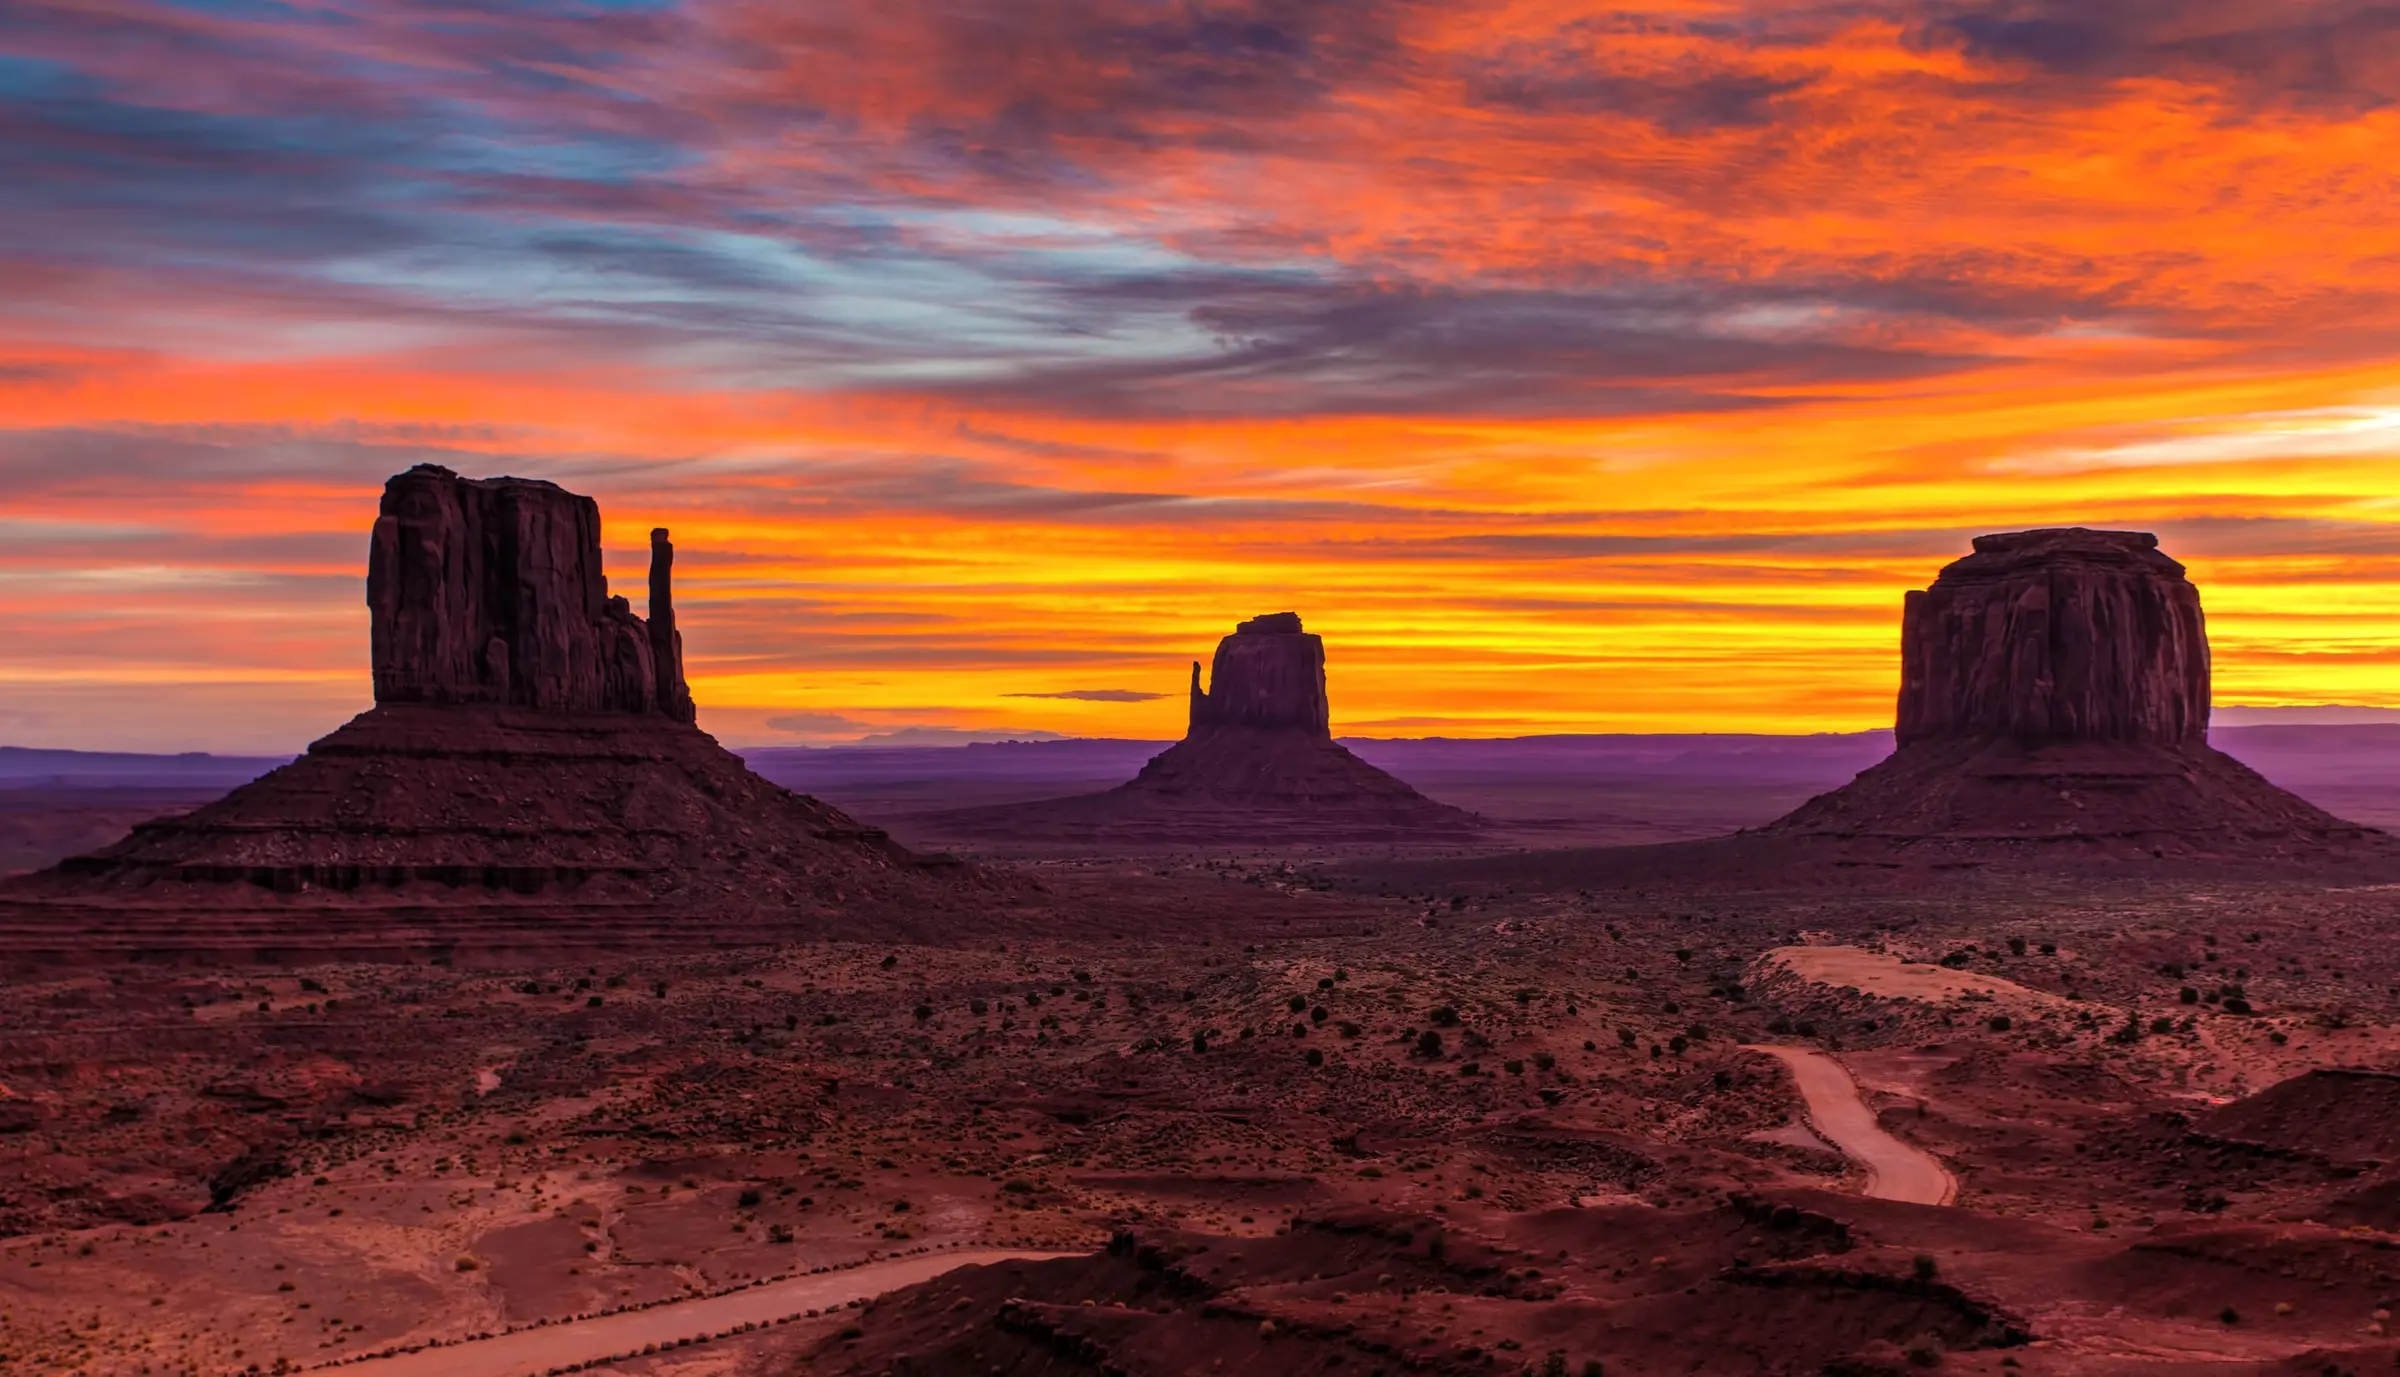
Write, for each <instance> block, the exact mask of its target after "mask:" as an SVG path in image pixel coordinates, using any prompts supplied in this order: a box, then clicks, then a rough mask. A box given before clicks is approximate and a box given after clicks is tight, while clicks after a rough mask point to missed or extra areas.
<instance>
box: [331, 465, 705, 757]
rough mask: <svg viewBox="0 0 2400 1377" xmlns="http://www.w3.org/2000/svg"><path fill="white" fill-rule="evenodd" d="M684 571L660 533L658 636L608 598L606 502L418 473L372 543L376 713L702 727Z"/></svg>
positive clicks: (396, 494)
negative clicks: (643, 717) (587, 717)
mask: <svg viewBox="0 0 2400 1377" xmlns="http://www.w3.org/2000/svg"><path fill="white" fill-rule="evenodd" d="M673 559H674V549H673V547H672V546H670V545H668V544H667V542H666V533H665V532H664V531H657V532H653V533H652V535H651V561H652V563H651V571H650V599H651V606H652V611H653V612H654V613H661V612H663V613H664V617H663V618H662V621H663V625H661V626H655V627H654V626H646V625H644V624H643V621H642V619H641V618H639V617H637V616H635V615H634V614H633V610H632V608H631V607H630V606H629V605H628V604H627V603H626V601H625V599H623V598H620V597H610V596H609V592H608V578H607V576H606V575H604V574H603V573H602V572H601V568H600V507H599V504H598V503H595V502H594V501H592V499H590V498H588V497H582V496H578V495H577V494H574V493H571V492H568V491H567V490H566V489H564V488H561V487H559V486H558V485H557V484H555V483H545V482H542V481H540V480H538V479H531V478H488V479H476V478H461V477H459V476H458V475H457V474H455V473H452V472H451V471H450V470H448V469H445V468H441V467H439V466H438V465H434V464H419V465H417V466H416V467H415V468H412V469H410V470H409V471H408V472H406V473H403V474H399V475H397V476H396V477H394V478H393V479H392V480H391V481H390V482H388V483H386V484H385V485H384V490H383V507H382V511H381V514H380V515H378V516H377V517H376V519H375V531H374V535H373V537H372V539H371V542H370V544H369V550H368V558H367V606H368V607H369V608H370V609H372V626H371V631H370V645H371V651H370V654H371V658H372V662H373V665H374V674H375V701H376V702H378V703H432V704H451V705H456V704H466V703H489V704H498V705H507V706H513V707H524V708H535V709H540V710H547V711H557V712H631V713H649V712H664V713H665V715H667V716H668V717H671V718H674V719H675V720H677V721H684V722H688V721H691V720H692V714H691V695H690V693H689V692H688V691H687V690H686V689H685V688H684V683H683V658H682V643H681V639H680V638H679V637H678V636H677V635H676V634H675V626H674V609H673V604H672V600H671V595H670V593H669V591H668V582H669V574H668V570H669V568H671V566H672V562H673Z"/></svg>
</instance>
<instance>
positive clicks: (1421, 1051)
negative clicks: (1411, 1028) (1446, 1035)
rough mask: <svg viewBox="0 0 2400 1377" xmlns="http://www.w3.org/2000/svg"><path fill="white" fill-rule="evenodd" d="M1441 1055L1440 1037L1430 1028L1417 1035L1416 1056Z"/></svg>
mask: <svg viewBox="0 0 2400 1377" xmlns="http://www.w3.org/2000/svg"><path fill="white" fill-rule="evenodd" d="M1441 1054H1442V1035H1441V1034H1440V1033H1437V1032H1435V1031H1433V1030H1432V1029H1431V1028H1428V1029H1426V1030H1425V1031H1424V1032H1422V1033H1419V1034H1417V1055H1418V1056H1420V1057H1438V1056H1440V1055H1441Z"/></svg>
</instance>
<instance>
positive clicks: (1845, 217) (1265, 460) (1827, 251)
mask: <svg viewBox="0 0 2400 1377" xmlns="http://www.w3.org/2000/svg"><path fill="white" fill-rule="evenodd" d="M2396 94H2400V17H2396V16H2395V13H2394V12H2393V11H2392V10H2391V9H2390V8H2389V7H2388V6H2380V5H2375V4H2370V3H2366V2H2365V0H2290V3H2284V4H2278V5H2262V4H2257V3H2241V2H2239V0H2120V2H2119V3H2091V0H2075V2H2073V3H2071V2H2070V0H1862V2H1861V3H1855V4H1845V5H1830V4H1824V5H1820V4H1813V3H1795V2H1793V0H1714V2H1713V3H1711V2H1703V0H1685V2H1682V3H1678V2H1676V0H1650V2H1649V3H1636V4H1635V5H1633V6H1630V7H1608V6H1601V5H1594V4H1577V3H1567V2H1566V0H1479V2H1477V3H1458V2H1456V0H1453V2H1450V3H1437V2H1436V0H809V3H805V4H799V5H792V4H778V3H770V0H584V2H583V3H576V2H575V0H501V2H500V3H495V4H490V5H481V6H476V7H472V8H468V7H458V6H453V5H450V4H445V3H439V2H438V0H291V2H290V3H286V0H75V2H74V3H56V4H47V3H43V0H29V2H28V3H20V4H17V5H14V6H12V7H10V8H9V9H7V10H6V11H5V12H4V13H0V483H4V485H5V486H4V487H0V537H5V540H4V541H0V741H7V742H11V743H17V744H28V745H71V746H84V747H98V748H115V747H123V748H136V749H159V748H174V749H188V748H214V749H296V748H297V747H299V746H300V745H302V744H304V743H305V742H306V741H307V740H308V739H309V738H310V737H311V736H313V735H315V734H317V733H319V732H321V731H323V730H325V729H328V728H330V727H332V726H333V725H335V724H336V723H337V722H338V721H340V720H341V719H342V718H343V717H345V716H347V715H348V714H349V713H351V712H354V711H356V710H357V709H359V708H361V707H363V706H365V703H366V700H367V698H368V696H369V693H368V684H367V672H366V644H365V642H366V608H365V606H364V603H363V598H362V583H361V580H362V577H363V571H364V566H365V550H366V531H367V526H368V524H369V523H370V522H371V520H372V517H373V511H374V502H375V496H376V493H377V491H378V490H379V488H380V486H381V483H382V481H383V479H384V478H385V477H386V476H387V475H389V474H391V473H393V472H396V471H398V470H400V469H403V468H405V467H407V466H408V465H410V464H412V463H417V462H425V461H431V462H437V463H442V464H446V465H448V466H450V467H452V468H455V469H457V470H459V471H461V472H464V473H469V474H474V475H489V474H499V473H515V474H522V475H527V476H536V477H544V478H552V479H556V480H558V481H560V482H562V483H565V484H566V485H568V486H570V487H572V488H575V489H577V490H579V491H583V492H588V493H591V494H593V495H594V496H595V497H597V498H598V499H599V501H600V503H601V505H602V509H603V512H604V514H605V515H606V518H607V521H608V528H607V536H606V538H607V544H608V548H609V551H610V557H611V560H612V561H613V567H612V576H613V580H614V583H615V586H616V587H617V588H618V590H619V591H623V592H627V593H629V594H631V595H633V597H634V600H635V603H636V606H637V609H638V607H639V605H640V602H641V580H640V571H641V564H640V561H641V560H642V559H643V558H644V556H645V553H646V533H647V531H648V529H649V528H650V527H652V526H654V525H664V526H669V527H671V528H673V530H674V533H675V540H676V544H677V546H678V549H679V551H680V555H679V562H678V565H677V575H678V579H679V583H678V605H679V610H680V613H681V620H682V626H683V632H684V636H685V640H686V644H687V648H688V656H689V664H690V671H691V678H692V685H693V690H694V693H695V696H697V697H698V699H699V700H700V702H701V705H702V717H701V720H702V724H703V725H704V726H708V727H710V728H711V729H712V730H714V731H716V732H717V733H718V734H719V735H720V736H721V737H724V738H725V739H726V740H728V741H729V742H734V743H741V744H748V743H766V742H790V743H807V742H821V741H834V740H847V739H855V738H858V737H860V736H862V735H871V734H877V733H885V732H891V731H896V730H900V729H904V728H911V727H917V728H935V729H945V730H970V731H975V732H982V733H992V732H1003V733H1005V732H1009V731H1047V732H1056V733H1065V734H1072V735H1110V736H1140V737H1165V736H1172V735H1175V734H1177V733H1178V732H1179V731H1180V729H1181V722H1182V713H1183V705H1182V700H1181V693H1182V689H1183V685H1184V678H1185V675H1186V674H1187V672H1188V670H1187V665H1188V663H1189V661H1190V660H1192V659H1194V658H1197V657H1201V656H1203V655H1205V653H1206V652H1207V650H1208V649H1209V647H1211V646H1212V645H1213V644H1214V643H1215V640H1216V638H1217V637H1218V636H1220V635H1222V634H1224V633H1225V632H1226V631H1228V630H1230V629H1231V628H1232V626H1233V624H1234V622H1236V621H1237V620H1239V619H1241V618H1243V617H1247V616H1250V615H1253V614H1256V613H1260V612H1267V611H1274V610H1280V609H1284V608H1292V609H1296V610H1298V611H1300V612H1301V613H1302V614H1303V616H1304V617H1305V618H1306V619H1307V623H1308V626H1309V629H1310V630H1312V631H1319V632H1322V633H1324V635H1325V637H1326V642H1327V646H1328V653H1329V656H1330V659H1331V670H1330V674H1331V680H1332V697H1333V713H1334V726H1335V729H1336V731H1337V732H1345V733H1356V734H1362V735H1383V736H1398V735H1429V734H1447V735H1475V736H1496V735H1519V734H1526V733H1535V732H1554V731H1820V730H1849V729H1856V728H1862V727H1870V726H1879V725H1884V724H1887V723H1888V722H1889V720H1890V713H1891V705H1892V694H1893V689H1894V686H1895V682H1896V680H1895V675H1896V669H1895V662H1894V651H1895V648H1896V641H1897V635H1898V610H1899V604H1900V597H1901V594H1902V592H1903V590H1905V589H1908V588H1911V587H1919V586H1922V585H1923V584H1925V583H1926V582H1928V581H1929V580H1930V579H1931V578H1932V576H1933V574H1934V573H1935V572H1936V571H1937V570H1938V568H1939V567H1940V566H1941V565H1942V564H1943V563H1945V562H1947V561H1948V560H1950V559H1952V558H1954V557H1956V556H1957V555H1959V554H1962V553H1964V552H1965V550H1966V548H1967V542H1968V540H1969V538H1970V537H1972V536H1973V535H1975V534H1977V533H1980V532H1984V531H1992V530H2004V529H2014V528H2018V527H2024V526H2033V525H2063V524H2081V525H2095V526H2118V527H2133V528H2139V529H2145V530H2155V531H2157V532H2159V534H2160V536H2161V538H2162V540H2163V541H2164V542H2165V545H2166V548H2167V549H2168V551H2169V552H2170V553H2172V554H2174V555H2175V556H2176V557H2178V558H2179V559H2182V560H2183V561H2184V562H2185V563H2186V564H2187V565H2189V566H2190V569H2191V572H2192V575H2193V577H2194V579H2195V580H2196V581H2197V582H2198V583H2199V584H2200V587H2201V590H2202V594H2203V597H2204V599H2205V600H2206V605H2207V610H2208V613H2209V618H2210V628H2211V632H2212V635H2213V640H2214V649H2215V660H2216V685H2217V701H2218V702H2219V703H2220V704H2221V705H2222V704H2237V703H2238V704H2258V705H2274V704H2311V703H2331V702H2338V703H2350V704H2363V705H2378V706H2389V707H2400V234H2396V233H2395V231H2394V229H2393V223H2394V215H2393V208H2394V207H2395V206H2400V165H2396V164H2395V160H2394V158H2393V156H2392V155H2393V152H2394V150H2396V149H2400V103H2395V101H2394V99H2393V97H2394V96H2395V95H2396ZM1095 695H1097V696H1095ZM1144 695H1158V696H1157V697H1145V696H1144Z"/></svg>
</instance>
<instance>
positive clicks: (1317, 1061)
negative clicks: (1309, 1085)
mask: <svg viewBox="0 0 2400 1377" xmlns="http://www.w3.org/2000/svg"><path fill="white" fill-rule="evenodd" d="M1307 1061H1308V1064H1309V1065H1311V1066H1323V1065H1324V1064H1325V1054H1324V1053H1323V1052H1321V1051H1319V1050H1318V1049H1316V1048H1314V1047H1311V1048H1309V1049H1308V1057H1307Z"/></svg>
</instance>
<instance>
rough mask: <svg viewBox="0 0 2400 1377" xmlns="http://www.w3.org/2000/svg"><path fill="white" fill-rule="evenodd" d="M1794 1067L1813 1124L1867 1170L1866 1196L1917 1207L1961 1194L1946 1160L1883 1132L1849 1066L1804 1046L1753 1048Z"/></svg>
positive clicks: (1942, 1202) (1829, 1140)
mask: <svg viewBox="0 0 2400 1377" xmlns="http://www.w3.org/2000/svg"><path fill="white" fill-rule="evenodd" d="M1749 1050H1750V1051H1753V1052H1764V1053H1766V1054H1767V1055H1768V1056H1770V1057H1774V1058H1775V1059H1777V1060H1778V1061H1781V1062H1782V1063H1783V1064H1784V1065H1785V1066H1788V1067H1790V1068H1791V1069H1792V1079H1793V1080H1794V1081H1796V1082H1798V1083H1799V1086H1800V1098H1801V1099H1802V1100H1804V1101H1806V1102H1807V1104H1808V1123H1809V1127H1811V1128H1813V1129H1815V1130H1816V1131H1817V1134H1818V1136H1819V1137H1822V1138H1823V1139H1825V1141H1827V1142H1829V1143H1831V1144H1833V1145H1834V1146H1835V1147H1837V1148H1840V1149H1841V1150H1842V1153H1843V1155H1844V1156H1846V1157H1848V1158H1849V1159H1850V1160H1851V1161H1853V1162H1856V1163H1858V1164H1859V1165H1860V1166H1862V1167H1865V1168H1866V1169H1867V1184H1866V1187H1865V1191H1864V1194H1866V1195H1869V1196H1872V1197H1873V1198H1875V1199H1877V1200H1905V1201H1907V1202H1909V1203H1910V1204H1914V1205H1947V1204H1949V1203H1950V1201H1951V1200H1952V1199H1953V1198H1954V1197H1956V1196H1957V1194H1958V1178H1957V1177H1955V1176H1952V1175H1951V1174H1950V1169H1949V1168H1948V1167H1945V1166H1943V1165H1942V1159H1940V1158H1939V1157H1936V1156H1934V1155H1933V1154H1932V1153H1930V1152H1927V1151H1926V1150H1925V1149H1923V1148H1921V1147H1918V1146H1917V1145H1916V1144H1914V1143H1904V1142H1902V1141H1901V1140H1899V1139H1898V1138H1895V1137H1893V1136H1892V1135H1891V1134H1889V1133H1886V1132H1884V1129H1883V1125H1881V1124H1879V1123H1877V1122H1875V1114H1874V1111H1873V1110H1870V1109H1868V1108H1867V1103H1866V1101H1865V1100H1863V1099H1860V1098H1859V1094H1858V1082H1857V1081H1855V1080H1852V1079H1851V1078H1850V1071H1849V1068H1847V1067H1845V1066H1843V1065H1842V1064H1841V1063H1840V1062H1838V1061H1835V1060H1834V1059H1833V1058H1832V1057H1829V1056H1827V1055H1826V1054H1824V1053H1823V1052H1817V1051H1812V1050H1810V1049H1808V1048H1805V1047H1766V1046H1753V1047H1751V1048H1750V1049H1749Z"/></svg>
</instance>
